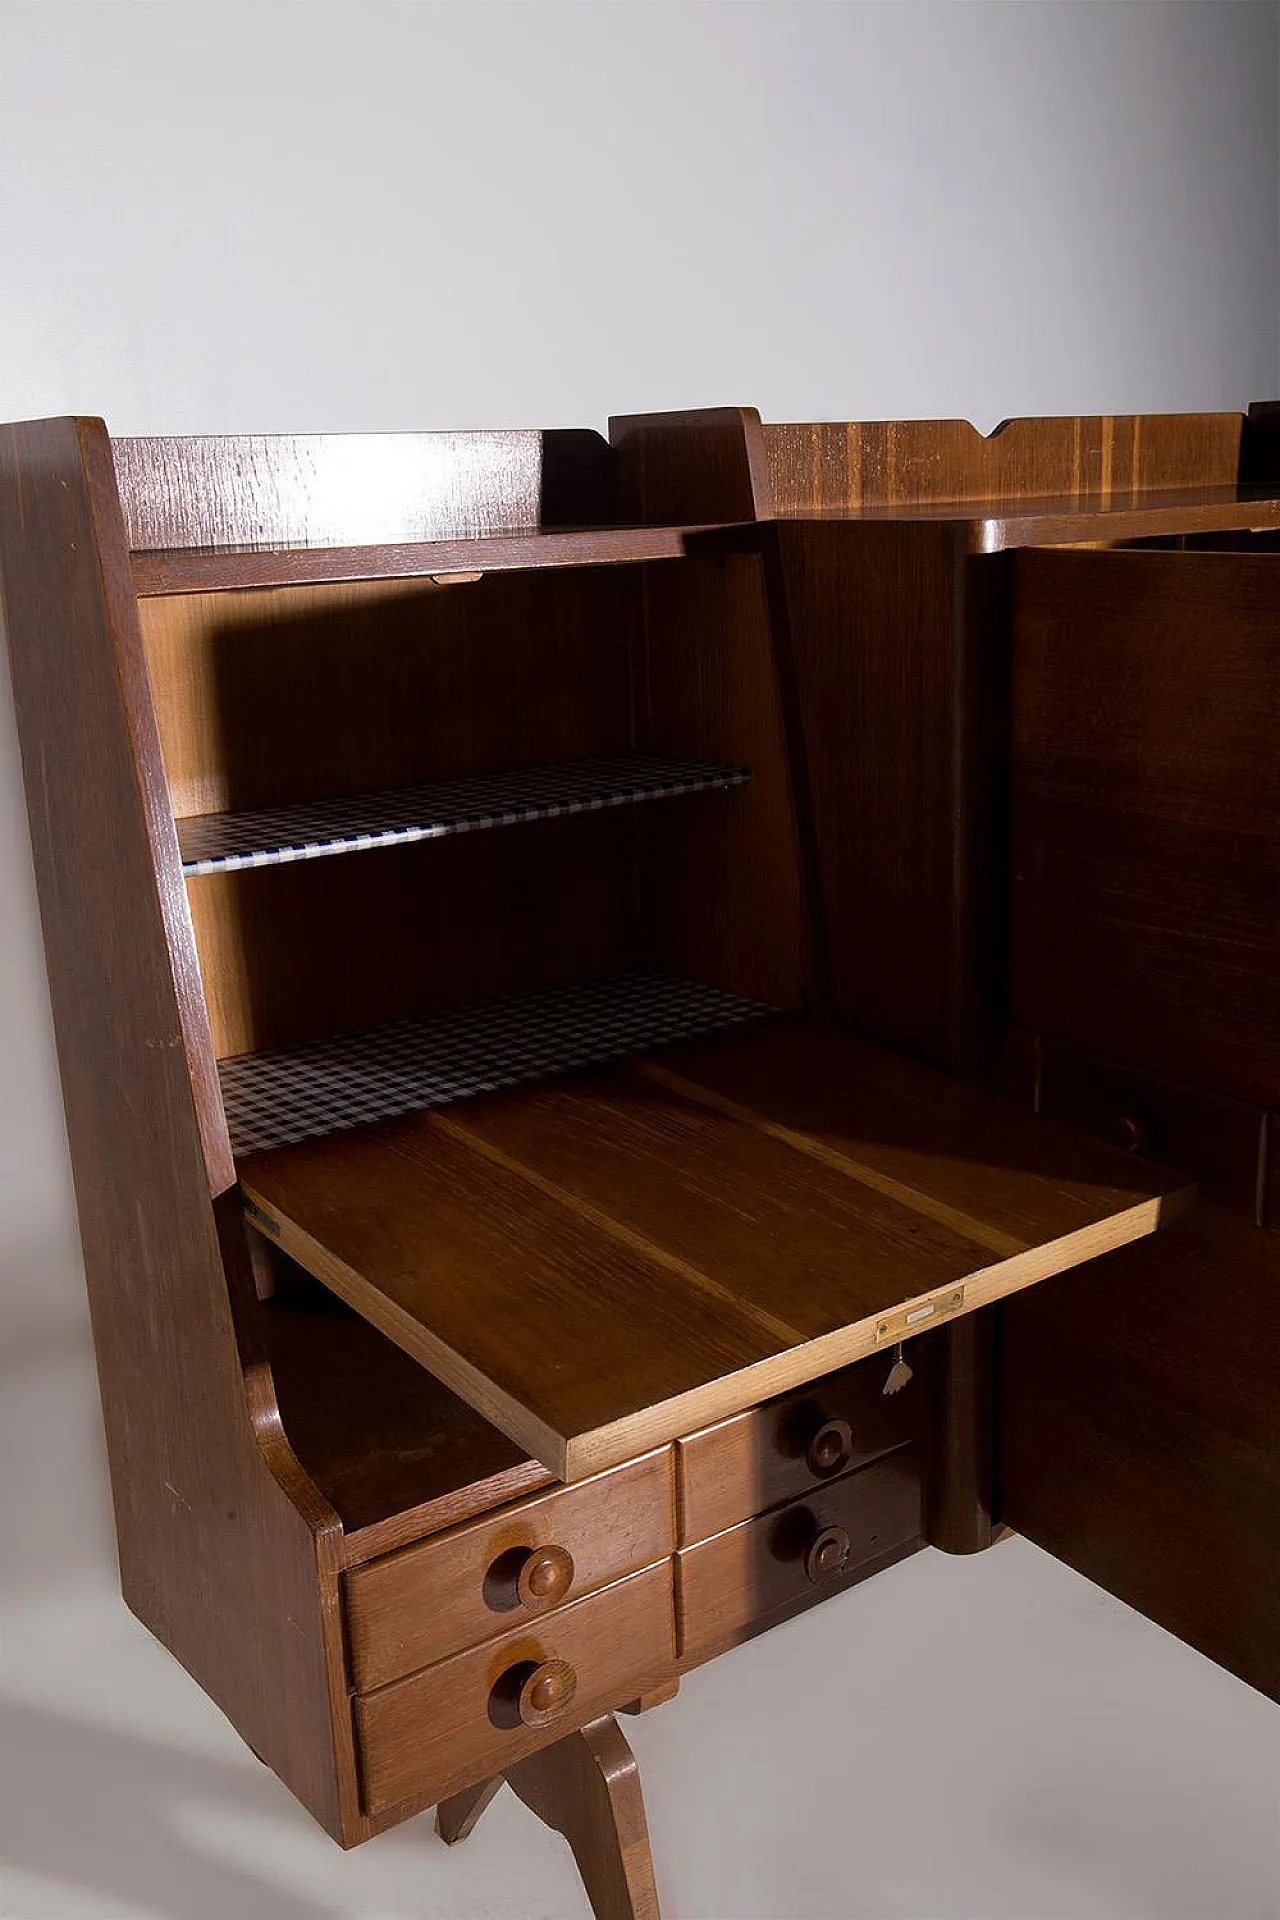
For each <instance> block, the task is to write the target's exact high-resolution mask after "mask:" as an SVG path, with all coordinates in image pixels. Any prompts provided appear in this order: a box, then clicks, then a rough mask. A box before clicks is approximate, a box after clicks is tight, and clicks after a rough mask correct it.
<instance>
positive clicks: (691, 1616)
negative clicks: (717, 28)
mask: <svg viewBox="0 0 1280 1920" xmlns="http://www.w3.org/2000/svg"><path fill="white" fill-rule="evenodd" d="M923 1455H924V1449H923V1447H921V1446H909V1447H902V1448H900V1449H899V1450H898V1451H897V1452H896V1453H891V1454H888V1455H886V1456H885V1458H884V1459H882V1460H878V1461H876V1463H875V1464H874V1465H873V1466H870V1467H864V1468H862V1469H861V1471H860V1472H857V1473H851V1474H847V1475H846V1476H845V1477H844V1478H843V1479H840V1480H834V1481H831V1482H829V1483H828V1484H827V1485H825V1486H823V1487H820V1488H818V1489H817V1490H816V1491H815V1492H813V1493H811V1494H809V1495H808V1496H807V1497H805V1498H804V1499H801V1500H790V1501H788V1502H787V1503H786V1505H785V1506H782V1507H779V1508H777V1509H776V1510H775V1511H774V1512H772V1513H766V1514H762V1515H760V1516H759V1517H758V1518H757V1519H754V1520H748V1521H745V1522H744V1523H743V1524H742V1525H741V1526H736V1527H731V1528H730V1529H729V1530H728V1532H726V1533H720V1534H717V1535H716V1536H715V1538H714V1539H711V1540H702V1541H699V1542H698V1544H697V1545H696V1546H692V1547H685V1548H683V1549H682V1550H681V1552H680V1553H678V1554H677V1556H676V1592H677V1618H678V1623H679V1640H680V1663H681V1666H682V1667H689V1666H696V1665H697V1664H698V1663H699V1662H700V1661H702V1660H708V1659H710V1658H711V1657H712V1655H713V1654H717V1653H722V1652H724V1650H725V1649H726V1648H727V1647H731V1646H733V1645H734V1644H735V1642H737V1641H739V1640H743V1639H746V1638H747V1636H748V1635H749V1634H750V1633H752V1632H753V1631H755V1629H756V1628H757V1627H759V1626H762V1625H765V1624H766V1623H768V1622H769V1621H770V1619H771V1618H772V1617H773V1616H775V1615H780V1614H782V1613H784V1612H787V1611H797V1610H799V1609H800V1608H801V1607H804V1606H805V1605H808V1604H812V1603H813V1602H815V1601H817V1600H820V1599H822V1598H823V1596H824V1595H825V1594H827V1593H829V1592H834V1591H835V1590H836V1589H838V1588H839V1587H841V1586H844V1585H847V1584H849V1583H850V1582H851V1581H853V1580H854V1579H856V1578H858V1577H860V1576H861V1575H864V1574H868V1573H873V1572H875V1571H876V1570H877V1569H878V1568H879V1567H881V1566H884V1565H887V1564H888V1563H889V1561H890V1560H893V1559H896V1558H898V1557H900V1556H901V1555H902V1554H904V1553H907V1552H910V1551H911V1550H912V1549H913V1548H914V1547H916V1546H919V1545H922V1544H923V1514H924V1500H923Z"/></svg>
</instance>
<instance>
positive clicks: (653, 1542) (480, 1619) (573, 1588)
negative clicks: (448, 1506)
mask: <svg viewBox="0 0 1280 1920" xmlns="http://www.w3.org/2000/svg"><path fill="white" fill-rule="evenodd" d="M672 1508H673V1500H672V1468H671V1449H670V1448H669V1447H663V1448H660V1449H658V1450H657V1451H656V1452H654V1453H648V1454H645V1455H643V1456H642V1457H641V1458H640V1459H638V1460H632V1461H628V1463H627V1464H626V1465H625V1466H622V1467H615V1468H613V1469H612V1471H610V1472H609V1473H602V1474H600V1475H598V1476H597V1478H595V1479H593V1480H584V1481H582V1482H581V1483H580V1484H579V1485H577V1486H573V1487H560V1488H557V1489H556V1490H555V1491H554V1492H551V1493H543V1494H538V1495H536V1496H535V1497H534V1498H533V1499H530V1500H525V1501H522V1502H521V1503H520V1504H519V1505H518V1506H512V1507H506V1508H504V1509H503V1510H502V1511H500V1512H498V1513H495V1514H488V1515H486V1516H485V1517H484V1518H483V1519H481V1520H474V1521H471V1522H470V1523H469V1524H468V1525H466V1526H462V1527H455V1528H454V1529H453V1530H452V1531H451V1532H449V1533H444V1534H441V1535H439V1536H438V1537H437V1538H435V1539H432V1540H424V1541H422V1542H420V1543H419V1544H417V1545H415V1546H412V1547H406V1548H404V1549H403V1550H402V1551H401V1552H399V1553H392V1554H388V1555H387V1556H386V1558H385V1559H381V1560H374V1561H371V1562H370V1563H369V1565H367V1566H364V1567H358V1568H356V1569H355V1571H354V1572H352V1573H351V1574H349V1575H348V1577H347V1592H346V1598H347V1630H348V1635H349V1641H350V1648H351V1666H352V1675H353V1678H354V1681H355V1685H356V1688H357V1690H358V1691H360V1692H362V1693H365V1692H368V1691H370V1690H371V1689H372V1688H374V1687H380V1686H383V1685H384V1684H385V1683H386V1682H388V1681H390V1680H397V1679H399V1678H400V1677H401V1676H402V1675H403V1674H408V1673H416V1672H417V1670H418V1669H419V1668H420V1667H425V1666H429V1665H430V1664H431V1663H432V1662H433V1661H437V1660H443V1659H444V1658H445V1657H446V1656H447V1655H449V1654H451V1653H457V1652H460V1651H461V1650H462V1649H463V1648H465V1647H474V1646H477V1645H478V1644H479V1643H480V1642H481V1641H483V1640H489V1639H492V1638H493V1637H494V1636H495V1635H497V1634H501V1633H503V1632H505V1631H506V1630H507V1629H508V1628H511V1627H514V1626H516V1625H517V1624H519V1623H532V1622H533V1621H534V1620H535V1619H536V1618H537V1617H538V1616H540V1615H542V1614H545V1613H547V1612H548V1611H549V1610H551V1609H553V1608H555V1607H559V1606H562V1605H564V1604H565V1603H566V1602H569V1601H576V1600H579V1599H581V1598H582V1597H583V1596H584V1595H585V1594H588V1593H591V1592H593V1591H594V1590H595V1589H596V1588H599V1587H604V1586H608V1585H609V1584H610V1582H612V1581H615V1580H619V1579H621V1578H622V1576H623V1575H624V1574H628V1573H633V1572H634V1571H635V1570H636V1569H637V1568H638V1567H646V1566H649V1565H651V1564H652V1563H653V1562H654V1561H655V1560H661V1559H663V1558H664V1557H665V1556H666V1555H668V1554H669V1553H670V1552H671V1550H672V1547H673V1546H674V1544H675V1543H674V1540H673V1537H672V1534H673V1512H672Z"/></svg>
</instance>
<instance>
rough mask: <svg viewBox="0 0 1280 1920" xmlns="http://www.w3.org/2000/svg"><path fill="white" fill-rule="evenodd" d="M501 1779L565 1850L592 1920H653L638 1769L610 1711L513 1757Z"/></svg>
mask: <svg viewBox="0 0 1280 1920" xmlns="http://www.w3.org/2000/svg"><path fill="white" fill-rule="evenodd" d="M507 1780H508V1783H509V1784H510V1786H511V1788H512V1790H513V1791H514V1792H515V1793H516V1794H517V1795H518V1796H519V1798H520V1799H521V1800H523V1801H524V1804H525V1805H526V1807H529V1808H530V1809H531V1810H532V1812H534V1813H536V1814H537V1816H538V1818H539V1820H542V1821H544V1822H545V1823H546V1825H547V1826H549V1827H553V1828H554V1829H555V1831H556V1832H557V1833H562V1834H563V1835H564V1837H565V1839H566V1840H567V1841H568V1842H569V1845H570V1846H571V1847H572V1848H573V1857H574V1859H575V1860H576V1861H577V1863H578V1871H579V1873H580V1874H581V1875H582V1884H583V1886H584V1887H585V1888H586V1890H587V1898H588V1899H589V1900H590V1902H591V1906H592V1910H593V1912H594V1913H595V1916H596V1920H660V1916H659V1913H658V1889H657V1887H656V1885H655V1883H654V1878H653V1859H652V1856H651V1855H650V1852H649V1828H648V1825H647V1823H646V1821H645V1817H644V1798H643V1795H642V1794H641V1791H640V1773H639V1770H638V1768H637V1766H636V1760H635V1755H634V1754H633V1753H632V1751H631V1748H630V1747H629V1746H628V1745H627V1742H626V1739H625V1738H624V1736H623V1733H622V1729H621V1728H620V1727H619V1725H618V1723H617V1721H616V1720H615V1719H614V1717H613V1715H612V1714H611V1713H608V1714H605V1715H604V1717H603V1718H602V1719H600V1720H592V1721H591V1722H590V1724H589V1725H587V1726H585V1727H583V1728H582V1730H581V1732H579V1733H573V1734H570V1735H569V1737H568V1738H567V1739H565V1740H558V1741H557V1742H556V1744H555V1745H554V1746H553V1747H544V1748H543V1750H542V1752H541V1753H535V1754H533V1755H531V1757H530V1758H529V1759H528V1760H521V1761H519V1762H518V1764H517V1765H516V1766H514V1767H512V1768H511V1770H510V1771H509V1773H508V1774H507Z"/></svg>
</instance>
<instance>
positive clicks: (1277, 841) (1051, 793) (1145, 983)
mask: <svg viewBox="0 0 1280 1920" xmlns="http://www.w3.org/2000/svg"><path fill="white" fill-rule="evenodd" d="M1016 610H1017V611H1016V632H1015V673H1014V689H1013V809H1014V812H1013V824H1014V843H1013V873H1014V879H1013V956H1012V1014H1013V1019H1014V1022H1015V1023H1016V1024H1017V1025H1018V1026H1021V1027H1024V1028H1026V1029H1027V1030H1028V1031H1030V1032H1032V1033H1038V1034H1041V1035H1043V1036H1044V1037H1046V1038H1049V1039H1055V1040H1059V1041H1062V1042H1065V1043H1067V1044H1069V1045H1071V1046H1073V1047H1075V1048H1077V1049H1078V1050H1079V1051H1080V1052H1082V1053H1086V1054H1090V1055H1093V1056H1095V1057H1098V1058H1101V1059H1104V1060H1110V1061H1113V1062H1114V1063H1115V1064H1116V1065H1117V1066H1121V1067H1128V1068H1131V1069H1134V1070H1135V1071H1140V1072H1148V1073H1151V1074H1155V1075H1158V1076H1161V1077H1164V1078H1167V1079H1171V1080H1178V1081H1182V1082H1184V1083H1186V1084H1187V1085H1189V1086H1193V1087H1202V1088H1205V1089H1206V1090H1208V1091H1211V1092H1216V1093H1220V1094H1224V1095H1227V1096H1230V1097H1231V1098H1234V1099H1237V1100H1241V1101H1246V1102H1249V1103H1252V1104H1253V1105H1256V1106H1259V1107H1264V1108H1270V1107H1274V1106H1276V1105H1280V996H1278V995H1277V993H1276V979H1277V975H1278V974H1280V755H1278V754H1277V753H1276V750H1275V725H1274V715H1275V713H1276V712H1277V710H1278V708H1280V652H1278V651H1277V648H1276V645H1275V633H1276V624H1277V619H1280V561H1278V559H1277V556H1275V555H1272V554H1265V553H1264V554H1235V553H1212V552H1210V553H1097V554H1089V553H1076V554H1053V553H1036V554H1026V555H1023V556H1021V558H1020V559H1019V561H1018V563H1017V567H1016Z"/></svg>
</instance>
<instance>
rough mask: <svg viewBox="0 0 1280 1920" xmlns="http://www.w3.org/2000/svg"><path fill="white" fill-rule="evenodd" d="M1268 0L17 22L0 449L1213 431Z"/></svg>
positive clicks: (1235, 293)
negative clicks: (559, 429)
mask: <svg viewBox="0 0 1280 1920" xmlns="http://www.w3.org/2000/svg"><path fill="white" fill-rule="evenodd" d="M1275 48H1276V21H1275V7H1274V6H1273V5H1271V4H1244V5H1234V4H1229V0H1209V3H1208V4H1164V3H1163V0H1152V3H1151V4H1146V3H1145V0H1143V3H1139V4H1128V3H1127V0H1120V3H1119V4H1114V3H1113V4H1087V3H1086V4H1078V5H1076V4H1049V5H1041V4H1036V3H1035V0H1031V3H1029V4H1018V0H1011V4H990V5H987V4H977V5H968V4H955V5H949V4H943V5H938V6H930V5H921V4H898V5H894V4H887V5H870V6H861V5H845V4H839V0H836V3H835V4H832V3H830V0H819V4H816V5H815V4H812V0H789V3H787V0H773V3H772V4H770V3H769V0H765V4H760V0H704V3H703V4H686V5H672V4H669V0H649V3H648V4H640V0H623V3H622V4H616V3H615V4H610V3H609V0H598V3H597V4H590V3H589V0H583V3H581V4H579V0H567V3H558V4H557V3H556V0H550V3H548V0H523V3H522V0H517V3H516V4H510V5H508V4H484V0H479V3H478V4H466V3H465V0H464V4H461V5H458V6H454V5H447V4H446V5H431V4H428V5H412V4H409V5H390V6H388V5H378V4H364V5H361V4H354V0H352V3H351V4H346V5H340V6H334V5H332V4H329V5H323V4H312V5H298V6H293V5H286V6H281V5H278V4H277V5H252V6H249V5H235V4H224V5H222V6H216V5H201V6H195V7H192V6H187V5H165V4H158V5H149V6H147V5H144V6H138V5H130V4H109V5H90V6H81V5H44V4H35V5H27V4H18V5H11V6H9V7H7V8H6V9H5V12H4V28H3V34H2V38H0V89H2V91H0V260H3V262H4V273H3V281H4V291H3V301H2V304H0V315H2V317H0V418H10V419H11V418H14V417H20V416H25V415H28V414H33V413H44V412H59V411H69V410H77V409H78V410H81V411H92V412H99V413H102V414H104V415H105V417H106V418H107V421H108V423H109V425H110V426H111V427H112V429H113V430H114V431H116V432H120V433H139V432H151V431H167V432H211V431H216V430H219V429H257V430H261V431H267V430H273V429H278V430H298V429H302V428H316V429H324V428H329V429H338V428H366V429H373V428H394V427H404V426H487V425H502V426H510V425H526V424H527V425H531V426H544V425H547V426H549V425H558V424H564V423H574V424H581V425H591V424H594V423H595V422H597V421H602V420H603V419H604V418H605V416H606V415H607V414H608V413H609V412H610V411H613V412H617V411H620V410H627V409H639V408H646V407H658V406H683V405H698V404H713V403H719V402H731V403H735V404H736V403H740V402H743V401H748V402H751V403H753V404H756V405H758V406H760V407H761V409H762V410H763V411H764V412H765V414H766V416H769V415H772V416H773V417H774V418H792V419H812V418H824V417H825V418H837V419H838V418H844V417H858V416H860V415H861V416H866V415H868V414H873V415H883V414H891V415H892V414H930V413H945V414H956V413H959V414H968V415H971V416H973V417H976V418H977V419H978V420H979V421H980V422H982V423H993V422H994V421H995V420H996V419H997V418H999V417H1000V416H1001V415H1004V414H1010V413H1020V412H1030V411H1044V412H1050V411H1059V412H1063V411H1070V410H1085V411H1097V412H1105V411H1109V410H1112V411H1119V410H1122V409H1123V410H1141V409H1162V408H1174V407H1226V406H1237V405H1240V404H1242V403H1243V402H1246V401H1248V400H1249V399H1250V398H1257V397H1258V396H1259V395H1260V394H1261V393H1263V392H1264V391H1270V390H1271V389H1273V388H1274V387H1275V386H1276V384H1277V318H1276V241H1277V235H1276V224H1277V223H1276V168H1275V165H1274V164H1273V156H1274V151H1275V145H1276V54H1275Z"/></svg>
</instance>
